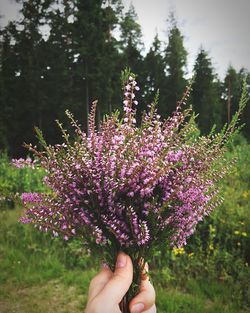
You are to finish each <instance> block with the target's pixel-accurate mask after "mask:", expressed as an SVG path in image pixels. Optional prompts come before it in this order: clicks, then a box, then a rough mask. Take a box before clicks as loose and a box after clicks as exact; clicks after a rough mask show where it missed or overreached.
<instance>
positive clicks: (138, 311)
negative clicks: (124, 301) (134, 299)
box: [131, 303, 144, 313]
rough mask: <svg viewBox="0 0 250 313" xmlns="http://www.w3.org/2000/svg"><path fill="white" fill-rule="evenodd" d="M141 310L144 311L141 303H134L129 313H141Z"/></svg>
mask: <svg viewBox="0 0 250 313" xmlns="http://www.w3.org/2000/svg"><path fill="white" fill-rule="evenodd" d="M143 309H144V304H143V303H136V304H135V305H133V306H132V310H131V313H141V312H142V311H143Z"/></svg>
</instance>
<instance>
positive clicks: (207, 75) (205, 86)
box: [192, 48, 222, 133]
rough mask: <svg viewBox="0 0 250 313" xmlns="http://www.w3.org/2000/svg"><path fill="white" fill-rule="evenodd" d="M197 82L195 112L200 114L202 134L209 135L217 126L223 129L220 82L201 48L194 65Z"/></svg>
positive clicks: (194, 94) (193, 99)
mask: <svg viewBox="0 0 250 313" xmlns="http://www.w3.org/2000/svg"><path fill="white" fill-rule="evenodd" d="M194 72H195V82H194V84H193V90H192V102H193V107H194V111H195V112H196V113H198V114H199V116H198V119H197V120H198V126H199V129H200V130H201V132H202V133H208V132H209V131H210V130H211V128H212V126H213V125H214V124H216V126H217V129H218V128H220V127H221V125H222V123H221V101H220V94H219V81H218V79H217V77H216V75H215V74H214V69H213V67H212V63H211V59H210V58H209V57H208V54H207V52H206V51H205V50H204V49H203V48H201V49H200V51H199V53H198V55H197V58H196V61H195V65H194Z"/></svg>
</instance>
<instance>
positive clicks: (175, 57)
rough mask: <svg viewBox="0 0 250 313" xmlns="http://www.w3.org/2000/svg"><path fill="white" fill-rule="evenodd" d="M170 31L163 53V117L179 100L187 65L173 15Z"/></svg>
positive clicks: (185, 54)
mask: <svg viewBox="0 0 250 313" xmlns="http://www.w3.org/2000/svg"><path fill="white" fill-rule="evenodd" d="M169 22H170V29H169V35H168V45H167V47H166V49H165V51H164V54H165V56H164V61H165V71H166V75H167V79H166V86H165V88H164V90H165V99H166V104H165V107H164V108H162V112H163V113H164V116H166V115H169V114H171V113H172V112H173V111H174V109H175V107H176V103H177V101H178V100H179V99H180V98H181V96H182V94H183V91H184V89H185V86H186V80H185V78H184V74H185V67H186V64H187V51H186V49H185V47H184V43H183V35H182V34H181V31H180V29H179V27H178V25H177V21H176V19H175V17H174V14H173V13H171V14H170V18H169Z"/></svg>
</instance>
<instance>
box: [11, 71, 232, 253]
mask: <svg viewBox="0 0 250 313" xmlns="http://www.w3.org/2000/svg"><path fill="white" fill-rule="evenodd" d="M138 90H139V87H138V86H137V83H136V81H135V79H134V78H133V76H132V75H131V76H129V78H128V81H127V83H126V85H125V87H124V100H123V109H124V112H123V116H122V119H121V120H120V119H119V118H118V117H117V115H116V114H113V115H111V116H110V117H108V118H106V119H105V120H104V121H103V122H102V123H101V125H100V128H99V130H98V131H97V130H96V129H95V108H96V106H95V104H94V105H93V108H92V112H91V114H90V117H89V134H88V135H87V134H85V133H84V132H83V131H82V130H81V129H80V127H79V126H78V125H77V123H76V122H75V121H74V119H73V117H72V115H71V114H70V113H69V112H67V115H68V117H69V118H70V120H71V123H72V125H73V126H74V127H75V131H76V136H77V140H75V139H74V140H73V141H72V143H70V144H69V143H63V144H61V145H60V144H58V145H55V146H48V147H47V150H46V152H45V153H44V154H40V155H41V157H40V158H41V166H42V167H43V168H45V170H46V172H47V176H46V178H45V179H44V183H45V184H46V185H47V186H48V187H49V188H50V189H51V193H49V194H46V195H45V194H44V195H39V194H37V193H24V194H23V195H22V200H23V202H24V204H25V206H26V207H27V211H26V213H25V217H23V218H22V219H21V221H22V222H23V223H34V224H35V225H38V228H39V229H40V230H42V231H51V232H52V233H53V235H54V236H58V235H62V237H64V239H65V240H68V239H70V238H71V237H79V238H81V239H82V241H83V242H84V243H85V244H86V245H88V246H89V248H91V249H96V251H97V250H98V251H100V250H99V249H101V251H106V252H107V251H111V250H110V249H112V247H113V249H114V247H115V249H117V251H119V250H120V249H125V250H126V251H128V252H130V254H131V255H133V253H135V252H136V253H146V252H145V251H150V249H151V248H155V247H158V246H160V244H161V243H162V240H163V239H162V238H164V240H166V244H169V245H172V246H182V245H183V244H185V243H186V240H187V238H188V237H189V236H190V235H191V234H192V233H193V232H194V230H195V228H196V225H197V223H198V222H199V221H201V220H202V219H203V218H204V216H206V215H208V214H209V213H210V212H211V210H212V209H214V208H215V207H216V206H217V205H218V204H219V203H220V198H219V196H218V188H217V182H218V180H220V179H221V178H222V177H224V176H225V175H226V173H227V170H228V169H226V168H228V164H227V167H225V166H224V163H225V160H224V159H223V155H224V152H225V148H224V146H223V144H224V143H225V142H226V141H227V139H228V138H229V137H230V134H232V133H233V129H234V128H232V126H231V129H230V128H229V130H228V131H227V132H226V133H225V134H224V135H223V136H222V137H221V138H222V139H220V137H218V138H217V137H215V139H211V138H207V137H204V136H203V137H201V138H196V140H194V141H191V140H190V139H189V134H190V133H189V132H191V131H192V127H193V125H191V124H189V123H188V122H187V118H188V116H189V114H190V111H188V110H185V111H182V108H181V106H182V104H183V103H184V102H186V100H187V97H188V96H189V93H190V87H188V88H187V91H186V93H185V95H184V97H183V99H182V100H181V101H180V102H179V103H178V105H177V107H176V111H175V112H174V113H173V114H172V116H170V117H169V118H168V119H167V120H165V121H161V117H160V115H159V114H158V113H157V110H156V109H155V106H154V105H149V106H148V108H149V110H148V112H147V113H146V114H145V115H143V118H142V121H141V124H140V125H141V126H137V124H136V106H137V104H138V102H137V100H135V94H136V91H138ZM184 125H185V127H183V126H184ZM13 163H15V164H16V165H17V166H19V167H20V166H21V164H22V163H25V164H26V163H31V161H27V160H25V162H23V161H22V162H19V161H13ZM213 164H216V167H214V166H212V165H213ZM216 168H217V169H216ZM29 204H31V205H29ZM105 249H106V250H105Z"/></svg>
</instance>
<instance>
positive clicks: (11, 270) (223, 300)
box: [0, 209, 249, 313]
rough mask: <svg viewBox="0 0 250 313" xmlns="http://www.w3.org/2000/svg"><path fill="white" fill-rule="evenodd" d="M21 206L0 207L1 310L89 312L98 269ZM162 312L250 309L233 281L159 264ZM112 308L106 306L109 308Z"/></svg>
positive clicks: (209, 312)
mask: <svg viewBox="0 0 250 313" xmlns="http://www.w3.org/2000/svg"><path fill="white" fill-rule="evenodd" d="M21 213H22V210H21V209H15V210H4V211H1V212H0V313H7V312H8V313H9V312H17V313H40V312H41V313H42V312H43V313H44V312H46V313H52V312H53V313H78V312H83V310H84V307H85V304H86V300H87V292H88V285H89V282H90V280H91V278H92V277H93V276H94V275H95V273H96V266H93V265H92V264H95V263H94V262H93V260H91V258H89V257H84V258H83V259H81V258H79V257H78V256H79V254H81V250H79V247H78V246H77V244H74V243H71V245H69V246H65V244H64V243H62V242H61V241H60V240H58V239H51V238H50V237H49V236H48V235H46V234H41V233H39V232H38V231H37V230H35V229H33V228H32V227H31V226H29V225H21V224H19V223H18V222H17V220H18V218H19V216H20V214H21ZM153 271H154V273H153V275H152V277H153V282H154V285H155V289H156V293H157V308H158V312H159V313H165V312H166V313H189V312H190V313H222V312H225V313H236V312H237V313H247V312H249V311H247V309H245V310H243V309H241V308H240V304H239V303H238V301H234V300H233V299H232V296H231V293H232V290H231V285H230V284H228V282H223V281H221V282H220V281H218V280H214V279H211V278H209V277H207V279H203V280H201V279H194V278H191V277H187V278H186V279H185V283H183V284H181V283H178V280H175V279H174V275H175V273H171V274H170V272H169V270H168V269H165V270H163V272H162V273H164V275H161V274H159V273H158V272H157V271H156V270H153ZM104 313H106V312H104Z"/></svg>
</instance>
